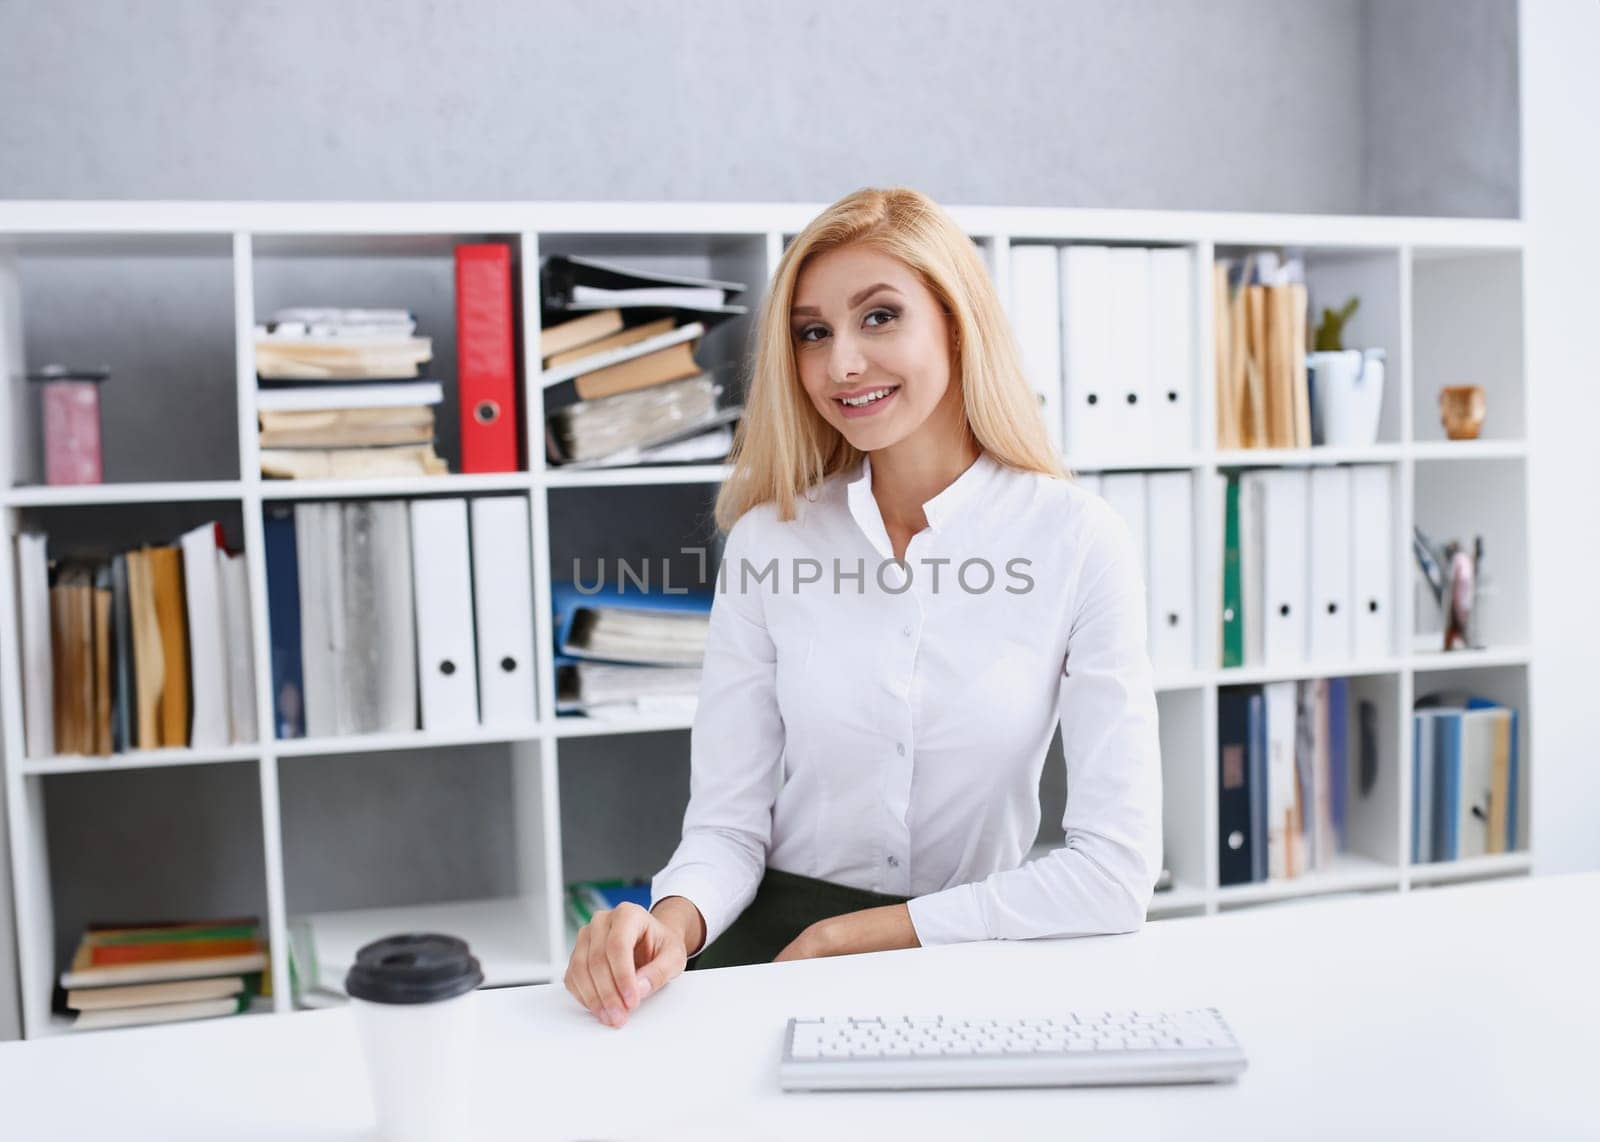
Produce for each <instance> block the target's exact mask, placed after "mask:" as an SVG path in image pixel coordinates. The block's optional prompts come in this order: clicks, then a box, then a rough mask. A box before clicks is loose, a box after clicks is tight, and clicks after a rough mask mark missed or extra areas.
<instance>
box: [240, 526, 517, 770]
mask: <svg viewBox="0 0 1600 1142" xmlns="http://www.w3.org/2000/svg"><path fill="white" fill-rule="evenodd" d="M528 512H529V506H528V501H527V498H526V497H524V496H487V497H483V498H480V499H474V500H471V501H468V500H465V499H418V500H357V501H350V502H317V503H302V504H274V505H272V506H270V507H269V508H268V509H267V515H266V526H265V539H266V561H267V594H268V603H269V612H270V615H271V624H270V625H271V643H272V688H273V695H274V706H275V711H276V720H277V736H278V737H280V738H295V737H305V736H310V737H336V736H342V735H348V734H364V733H385V732H389V733H393V732H404V731H408V730H415V729H417V728H418V727H419V726H420V727H421V728H422V729H424V730H443V729H461V728H465V727H470V726H478V725H486V726H528V725H531V724H532V723H533V722H534V720H535V716H534V699H533V686H534V683H533V622H532V613H533V612H532V598H533V576H532V572H531V566H532V564H531V562H530V559H531V555H530V552H531V546H530V540H529V517H528ZM469 521H470V523H469Z"/></svg>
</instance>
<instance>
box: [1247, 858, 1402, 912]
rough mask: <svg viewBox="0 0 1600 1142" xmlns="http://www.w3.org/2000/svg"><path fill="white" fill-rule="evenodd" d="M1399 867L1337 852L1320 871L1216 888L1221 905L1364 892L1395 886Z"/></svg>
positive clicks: (1398, 882)
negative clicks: (1328, 866)
mask: <svg viewBox="0 0 1600 1142" xmlns="http://www.w3.org/2000/svg"><path fill="white" fill-rule="evenodd" d="M1399 885H1400V868H1399V866H1397V865H1392V864H1387V863H1385V862H1383V861H1378V860H1373V859H1372V858H1371V857H1365V856H1361V855H1360V854H1358V853H1340V854H1339V855H1338V856H1337V857H1336V858H1335V859H1334V861H1333V865H1332V867H1330V868H1328V869H1325V870H1324V871H1322V872H1313V873H1307V874H1306V875H1305V876H1296V877H1290V878H1287V879H1282V880H1266V881H1261V882H1259V883H1256V884H1230V885H1226V886H1224V887H1222V888H1219V889H1217V897H1216V898H1217V903H1218V905H1219V906H1221V907H1224V908H1226V907H1228V906H1230V905H1237V904H1259V903H1263V902H1265V901H1269V900H1288V899H1292V898H1295V897H1301V896H1323V895H1327V894H1328V893H1333V892H1365V891H1369V890H1372V889H1383V888H1398V887H1399Z"/></svg>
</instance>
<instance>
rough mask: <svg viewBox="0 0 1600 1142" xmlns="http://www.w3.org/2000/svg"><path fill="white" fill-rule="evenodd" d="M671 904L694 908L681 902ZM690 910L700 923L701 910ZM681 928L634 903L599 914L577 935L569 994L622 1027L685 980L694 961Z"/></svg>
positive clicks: (569, 973) (569, 966)
mask: <svg viewBox="0 0 1600 1142" xmlns="http://www.w3.org/2000/svg"><path fill="white" fill-rule="evenodd" d="M669 899H671V900H672V901H673V903H674V904H689V902H688V901H687V900H684V899H683V898H681V897H673V898H669ZM665 903H666V902H665V901H662V902H661V904H663V905H664V904H665ZM689 909H690V910H691V911H693V912H694V913H695V915H694V917H693V919H694V920H697V921H698V920H699V918H700V917H699V910H698V909H695V908H694V905H693V904H689ZM664 916H665V917H666V918H664ZM669 920H675V921H678V923H672V922H669ZM682 923H683V921H682V919H681V918H680V916H679V915H678V914H676V913H674V912H673V911H672V910H671V909H667V910H666V911H665V912H664V914H663V915H657V914H656V913H654V912H648V911H646V910H645V909H643V908H641V907H639V905H637V904H632V903H625V904H621V905H618V906H617V907H616V908H607V909H602V910H601V911H599V912H596V913H595V914H594V916H593V917H592V918H591V919H590V920H589V922H588V923H587V924H585V925H584V926H583V927H582V928H581V929H580V930H579V932H578V943H577V946H576V947H574V948H573V950H572V960H571V962H569V963H568V964H567V974H566V978H565V980H564V982H565V983H566V987H567V990H568V991H570V992H572V994H573V995H574V996H576V997H577V999H578V1002H579V1003H581V1004H583V1005H584V1006H585V1007H587V1008H588V1009H589V1010H590V1011H591V1012H592V1013H593V1014H594V1017H595V1018H596V1019H598V1020H600V1022H602V1023H604V1024H606V1025H607V1026H608V1027H621V1026H622V1025H623V1024H624V1023H626V1022H627V1020H628V1013H629V1012H631V1011H633V1010H634V1009H635V1008H637V1007H638V1006H639V1004H641V1003H643V1002H644V1001H645V999H646V998H647V997H648V996H651V995H654V994H655V993H656V992H658V991H660V990H661V989H662V988H663V987H665V986H666V985H667V984H668V983H670V982H671V981H672V980H674V979H676V978H677V977H678V976H679V975H680V974H682V972H683V969H684V965H685V964H686V963H687V962H688V958H689V956H688V951H687V949H686V947H685V937H684V929H683V927H681V926H680V924H682ZM702 930H703V929H702ZM698 943H699V941H698V939H697V940H696V944H697V945H698Z"/></svg>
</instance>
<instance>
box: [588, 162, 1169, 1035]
mask: <svg viewBox="0 0 1600 1142" xmlns="http://www.w3.org/2000/svg"><path fill="white" fill-rule="evenodd" d="M758 339H759V345H758V348H757V354H756V364H755V375H754V377H753V379H752V383H751V386H750V391H749V397H748V401H747V408H746V412H745V415H744V418H743V421H742V423H741V425H740V429H739V434H738V438H737V440H736V442H735V446H734V452H733V457H732V464H733V471H732V473H731V475H730V478H729V479H728V481H727V482H726V483H725V484H724V486H723V488H722V491H721V493H720V495H719V497H718V500H717V505H716V517H717V523H718V526H719V528H721V529H726V531H727V539H726V543H725V546H724V552H723V562H722V567H721V571H720V572H719V576H718V582H717V588H716V595H715V600H714V603H713V606H712V612H711V620H710V633H709V640H708V643H707V647H706V655H705V661H704V667H703V674H702V680H701V689H700V701H699V707H698V711H697V713H696V715H695V719H694V726H693V730H692V736H691V740H690V772H691V779H690V798H689V806H688V810H687V811H686V812H685V814H684V822H683V839H682V841H681V843H680V844H679V845H678V848H677V851H676V852H674V853H673V855H672V858H671V860H670V861H669V862H668V864H667V866H666V867H665V868H663V869H661V871H660V872H658V873H657V874H656V875H655V877H654V880H653V882H652V886H651V887H652V895H651V899H652V906H651V908H650V909H649V910H648V911H646V910H645V909H643V908H640V907H638V906H637V905H632V904H625V905H623V906H621V907H619V908H617V909H614V910H611V911H604V912H600V913H598V914H597V915H595V916H594V918H593V919H592V920H591V921H590V922H589V923H588V924H587V925H585V926H584V928H583V929H582V930H581V931H580V932H579V934H578V942H577V946H576V948H575V949H574V951H573V954H572V959H571V963H570V965H569V966H568V969H567V974H566V979H565V982H566V986H567V988H568V990H570V991H571V992H572V993H573V995H575V996H576V997H577V999H578V1000H579V1001H580V1002H581V1003H583V1004H584V1006H586V1007H587V1008H589V1010H590V1011H592V1012H593V1013H594V1015H595V1016H596V1017H597V1018H598V1019H600V1020H601V1021H602V1022H603V1023H605V1024H607V1025H608V1026H612V1027H620V1026H622V1025H623V1024H624V1023H625V1022H626V1020H627V1018H628V1016H629V1014H630V1013H632V1012H633V1011H634V1010H636V1009H637V1008H638V1006H639V1004H640V1003H641V1002H643V1001H644V999H645V998H646V997H647V996H649V995H651V994H654V993H655V992H657V991H659V990H660V989H661V988H662V987H663V986H665V985H666V984H667V983H668V982H669V981H671V980H672V979H674V978H676V977H677V975H678V974H679V973H680V972H682V971H684V970H685V968H686V966H687V967H690V968H698V967H707V966H730V965H734V964H747V963H760V962H767V961H772V960H774V959H776V960H789V959H800V958H805V957H810V956H835V955H847V954H851V953H855V952H870V951H878V950H884V949H890V948H914V947H918V946H921V945H928V944H943V943H953V942H957V941H964V940H986V939H1004V940H1019V939H1028V938H1031V937H1039V936H1077V935H1091V934H1095V933H1104V932H1127V931H1132V930H1134V929H1136V928H1138V927H1139V926H1140V925H1141V924H1142V923H1143V920H1144V914H1145V909H1146V908H1147V906H1148V904H1149V901H1150V896H1151V893H1152V891H1153V890H1154V886H1155V880H1156V876H1157V874H1158V871H1159V869H1160V865H1161V768H1160V759H1159V747H1158V741H1157V723H1156V700H1155V693H1154V689H1153V685H1152V681H1151V670H1150V662H1149V657H1148V654H1147V652H1146V649H1145V600H1144V581H1143V569H1142V567H1140V566H1139V564H1138V557H1137V555H1136V553H1135V547H1134V544H1133V541H1132V537H1131V536H1130V535H1129V533H1128V531H1127V528H1126V527H1125V526H1124V525H1123V524H1122V522H1121V521H1120V519H1119V518H1118V517H1117V516H1116V515H1115V514H1114V513H1113V512H1112V511H1111V510H1110V509H1109V508H1108V507H1107V506H1106V505H1105V503H1104V502H1103V501H1101V500H1100V499H1098V498H1097V497H1094V496H1092V495H1089V494H1087V493H1085V492H1084V491H1083V490H1082V489H1081V488H1080V487H1079V486H1078V485H1077V484H1076V483H1074V482H1073V481H1072V480H1071V479H1070V477H1069V475H1068V474H1067V473H1066V472H1065V471H1064V470H1063V468H1062V465H1061V462H1060V459H1059V458H1058V456H1057V454H1056V452H1055V451H1054V450H1053V449H1052V448H1051V446H1050V443H1049V440H1048V437H1047V435H1046V430H1045V426H1044V423H1043V419H1042V417H1041V416H1040V412H1039V406H1038V403H1037V400H1036V399H1035V397H1034V396H1033V393H1032V392H1031V390H1030V388H1029V386H1028V384H1027V381H1026V380H1025V378H1024V375H1023V371H1022V367H1021V365H1020V363H1019V358H1018V353H1017V349H1016V345H1015V342H1014V339H1013V336H1012V333H1011V329H1010V327H1009V325H1008V324H1007V322H1006V318H1005V314H1004V313H1003V311H1002V310H1001V308H1000V303H999V300H998V298H997V297H996V295H995V291H994V287H993V285H992V284H991V282H990V279H989V275H988V273H987V271H986V270H985V268H984V265H983V263H982V261H981V260H980V258H979V255H978V253H977V251H976V250H975V249H974V247H973V245H972V243H971V241H969V240H968V238H967V237H966V235H965V234H963V233H962V231H961V229H960V228H959V227H958V226H956V225H955V223H954V222H953V221H952V220H951V219H950V217H949V216H948V215H947V214H946V213H945V212H944V211H943V210H941V209H940V208H939V207H938V206H937V205H936V204H935V203H933V202H932V201H930V200H929V199H928V198H927V197H925V196H924V195H922V194H919V193H917V192H916V191H912V190H908V189H903V188H894V189H888V190H879V189H866V190H861V191H858V192H856V193H854V194H851V195H849V196H848V197H846V198H843V199H841V200H840V201H839V202H837V203H835V204H834V205H833V206H831V207H829V208H828V209H827V210H826V211H824V212H823V213H822V214H821V215H820V216H818V217H817V219H816V220H815V221H813V222H812V223H811V224H810V225H809V226H808V227H806V229H805V231H804V232H803V233H801V234H800V235H799V236H798V237H797V238H796V239H795V241H794V242H793V243H792V244H791V245H790V246H789V248H788V249H787V250H786V251H785V253H784V255H783V258H782V259H781V261H780V262H779V263H778V268H777V273H776V274H775V275H774V277H773V281H772V288H771V293H770V295H769V297H768V299H767V302H766V305H765V307H764V309H763V311H762V314H761V318H760V328H759V337H758ZM1058 718H1059V721H1060V725H1061V733H1062V743H1063V746H1064V747H1065V756H1066V768H1067V791H1068V801H1067V809H1066V814H1065V817H1064V819H1063V822H1062V824H1063V827H1064V828H1065V835H1066V844H1065V846H1064V847H1062V848H1059V849H1057V850H1055V851H1054V852H1052V853H1051V854H1050V855H1049V856H1047V857H1045V858H1043V859H1040V860H1036V861H1032V862H1029V863H1027V864H1022V863H1021V862H1022V858H1023V856H1024V855H1025V854H1026V853H1027V851H1028V849H1029V848H1030V846H1031V845H1032V842H1033V840H1034V838H1035V836H1036V834H1037V828H1038V823H1039V814H1040V808H1039V775H1040V772H1041V770H1042V769H1043V766H1044V759H1045V754H1046V751H1047V749H1048V748H1049V745H1050V740H1051V738H1052V736H1053V734H1054V731H1055V724H1056V721H1057V719H1058Z"/></svg>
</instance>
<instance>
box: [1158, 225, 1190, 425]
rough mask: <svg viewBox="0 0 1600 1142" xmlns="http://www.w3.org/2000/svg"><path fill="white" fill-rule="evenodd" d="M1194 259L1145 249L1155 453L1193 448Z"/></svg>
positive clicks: (1178, 249) (1180, 249)
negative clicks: (1147, 278) (1148, 255)
mask: <svg viewBox="0 0 1600 1142" xmlns="http://www.w3.org/2000/svg"><path fill="white" fill-rule="evenodd" d="M1193 263H1194V257H1193V254H1192V252H1191V251H1190V249H1189V248H1188V247H1187V246H1172V247H1165V248H1162V249H1155V250H1151V251H1150V390H1151V391H1150V400H1151V402H1152V403H1151V408H1150V422H1151V446H1152V447H1153V448H1154V449H1155V453H1156V455H1158V456H1181V455H1187V454H1188V453H1190V452H1192V451H1194V436H1195V432H1194V417H1195V412H1194V389H1195V385H1194V347H1195V332H1194V330H1195V315H1194V265H1193Z"/></svg>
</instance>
